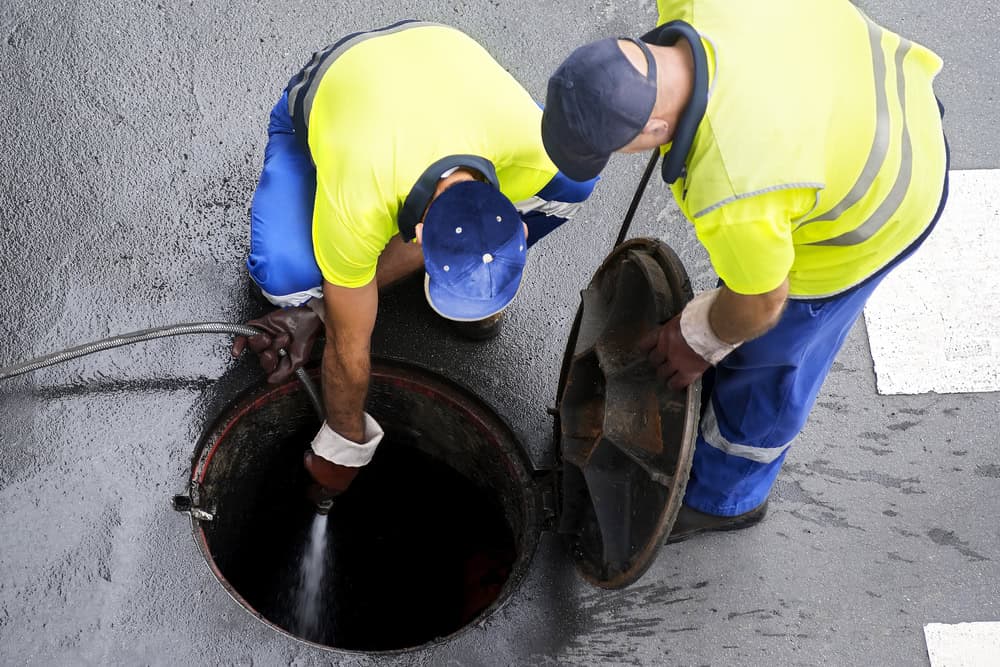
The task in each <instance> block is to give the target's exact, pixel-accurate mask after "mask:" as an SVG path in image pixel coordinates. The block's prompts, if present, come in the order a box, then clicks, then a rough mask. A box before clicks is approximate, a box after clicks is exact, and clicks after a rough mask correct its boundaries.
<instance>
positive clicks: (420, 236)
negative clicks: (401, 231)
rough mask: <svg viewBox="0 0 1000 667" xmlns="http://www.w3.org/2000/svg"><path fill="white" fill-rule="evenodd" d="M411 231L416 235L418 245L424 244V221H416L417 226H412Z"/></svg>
mask: <svg viewBox="0 0 1000 667" xmlns="http://www.w3.org/2000/svg"><path fill="white" fill-rule="evenodd" d="M413 232H414V233H415V234H416V235H417V243H418V244H420V245H423V244H424V223H422V222H418V223H417V226H416V227H414V228H413Z"/></svg>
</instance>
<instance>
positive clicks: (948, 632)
mask: <svg viewBox="0 0 1000 667" xmlns="http://www.w3.org/2000/svg"><path fill="white" fill-rule="evenodd" d="M924 640H925V641H926V642H927V656H928V657H929V658H930V661H931V667H997V666H998V665H1000V623H956V624H946V623H928V624H927V625H925V626H924Z"/></svg>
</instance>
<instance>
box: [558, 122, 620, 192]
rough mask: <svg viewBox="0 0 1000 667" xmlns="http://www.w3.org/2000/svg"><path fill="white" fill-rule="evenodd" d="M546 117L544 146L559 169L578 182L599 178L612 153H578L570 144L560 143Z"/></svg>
mask: <svg viewBox="0 0 1000 667" xmlns="http://www.w3.org/2000/svg"><path fill="white" fill-rule="evenodd" d="M545 120H546V119H545V117H544V116H543V117H542V144H543V145H544V146H545V152H546V153H548V155H549V159H550V160H552V162H553V163H554V164H555V165H556V167H558V168H559V171H561V172H562V173H563V174H564V175H565V176H567V177H568V178H570V179H571V180H574V181H577V182H580V183H582V182H584V181H589V180H590V179H592V178H595V177H597V175H598V174H600V173H601V171H602V170H603V169H604V167H605V166H607V164H608V160H610V159H611V153H608V154H606V155H596V154H594V153H587V152H578V151H574V150H572V149H571V148H570V145H569V142H566V141H559V140H557V139H556V138H555V137H554V136H553V133H552V131H551V130H549V129H548V128H547V123H546V122H545Z"/></svg>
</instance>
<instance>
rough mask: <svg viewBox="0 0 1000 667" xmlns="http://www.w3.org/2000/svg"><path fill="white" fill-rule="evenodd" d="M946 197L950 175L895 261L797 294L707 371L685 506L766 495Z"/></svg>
mask: <svg viewBox="0 0 1000 667" xmlns="http://www.w3.org/2000/svg"><path fill="white" fill-rule="evenodd" d="M947 196H948V178H947V174H946V175H945V182H944V191H943V193H942V197H941V203H940V205H939V207H938V210H937V213H936V214H935V215H934V218H933V220H932V221H931V224H930V225H929V226H928V227H927V229H926V230H925V231H924V232H923V233H922V234H921V235H920V237H919V238H918V239H917V240H916V241H914V242H913V243H912V244H911V245H910V246H909V247H908V248H907V249H906V250H905V251H904V252H903V253H901V254H900V255H899V256H898V257H897V258H896V259H894V260H893V261H892V262H891V263H890V264H889V265H888V266H886V267H885V268H884V269H882V270H881V271H879V272H877V273H876V274H874V275H873V276H871V277H870V278H868V279H867V280H866V281H865V282H863V283H862V284H860V285H858V286H856V287H854V288H853V289H851V290H849V291H847V292H845V293H843V294H840V295H837V296H835V297H830V298H825V299H816V300H795V299H790V300H789V301H788V304H787V306H786V307H785V311H784V313H783V314H782V316H781V319H780V320H779V321H778V324H777V325H776V326H775V327H774V328H773V329H771V330H770V331H768V332H767V333H765V334H764V335H763V336H761V337H760V338H756V339H754V340H751V341H749V342H747V343H744V344H743V345H741V346H740V347H738V348H737V349H736V350H735V351H734V352H733V353H732V354H730V355H729V356H727V357H726V358H725V359H723V360H722V361H721V362H720V363H719V364H718V366H716V367H715V368H714V369H710V370H709V372H708V373H706V374H705V378H704V381H703V389H704V391H703V394H702V395H703V399H702V403H703V406H704V410H703V414H702V417H701V423H700V427H699V429H698V440H697V443H696V445H695V454H694V462H693V464H692V468H691V477H690V479H689V481H688V486H687V494H686V495H685V497H684V502H685V504H686V505H688V506H689V507H692V508H694V509H696V510H698V511H701V512H705V513H707V514H715V515H718V516H735V515H737V514H742V513H744V512H747V511H749V510H752V509H754V508H755V507H757V506H758V505H760V504H761V503H763V502H764V501H765V500H766V499H767V496H768V494H769V493H770V492H771V486H772V485H773V484H774V480H775V478H776V477H777V476H778V471H779V470H780V469H781V464H782V463H783V462H784V460H785V456H786V454H787V453H788V449H789V447H790V446H791V444H792V442H793V441H794V440H795V438H796V436H797V435H798V434H799V432H800V431H801V430H802V427H803V426H804V425H805V423H806V419H807V418H808V417H809V413H810V411H811V410H812V407H813V404H814V403H815V401H816V396H817V395H818V394H819V390H820V387H821V386H822V384H823V380H825V379H826V376H827V373H828V372H829V371H830V366H831V365H833V361H834V359H835V358H836V356H837V353H838V352H839V351H840V348H841V346H842V345H843V343H844V339H845V338H846V337H847V334H848V332H849V331H850V330H851V327H852V326H853V325H854V323H855V322H856V321H857V319H858V316H859V315H860V314H861V312H862V310H863V309H864V306H865V302H867V301H868V297H870V296H871V294H872V292H874V291H875V288H876V287H878V285H879V283H880V282H881V281H882V279H883V278H884V277H885V276H886V275H887V274H888V273H889V272H890V271H892V270H893V269H894V268H895V267H896V266H897V265H898V264H899V263H900V262H902V261H903V260H905V259H906V258H907V257H909V256H910V254H912V253H913V252H914V251H915V250H916V249H917V248H918V247H919V246H920V245H921V244H922V243H923V241H924V239H926V238H927V236H928V235H929V234H930V232H931V230H932V229H933V228H934V226H935V224H936V223H937V220H938V218H939V217H940V215H941V211H942V210H943V209H944V204H945V201H946V200H947Z"/></svg>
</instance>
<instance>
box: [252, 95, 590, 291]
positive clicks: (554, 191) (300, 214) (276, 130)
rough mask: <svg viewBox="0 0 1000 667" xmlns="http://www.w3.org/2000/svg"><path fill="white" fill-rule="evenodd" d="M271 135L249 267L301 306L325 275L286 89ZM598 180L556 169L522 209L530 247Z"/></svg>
mask: <svg viewBox="0 0 1000 667" xmlns="http://www.w3.org/2000/svg"><path fill="white" fill-rule="evenodd" d="M267 136H268V140H267V146H266V148H265V149H264V168H263V170H262V172H261V175H260V182H259V183H258V185H257V190H256V191H255V192H254V197H253V203H252V205H251V207H250V254H249V256H248V257H247V269H248V270H249V271H250V276H251V277H252V278H253V280H254V282H255V283H257V285H258V287H260V289H261V291H262V292H263V293H264V296H266V297H267V298H268V300H270V301H271V302H272V303H274V304H275V305H278V306H297V305H301V304H302V303H305V302H306V301H307V300H308V299H309V298H310V297H313V296H319V295H320V293H321V289H322V285H323V275H322V274H321V273H320V269H319V266H318V265H317V264H316V258H315V254H314V253H313V240H312V219H313V205H314V201H315V198H316V168H315V167H314V166H313V163H312V158H311V157H310V156H309V152H308V151H307V150H306V149H305V148H304V147H303V146H302V144H301V142H299V141H298V138H297V137H296V135H295V128H294V125H293V123H292V118H291V115H290V114H289V111H288V93H287V92H285V93H283V94H282V96H281V99H279V100H278V103H277V104H275V105H274V109H273V110H272V111H271V118H270V121H269V122H268V126H267ZM597 180H598V179H597V178H594V179H592V180H590V181H586V182H584V183H577V182H575V181H571V180H570V179H568V178H567V177H566V176H564V175H563V174H562V173H557V174H556V175H555V176H554V177H553V178H552V180H551V181H549V183H548V184H547V185H546V186H545V187H544V188H542V190H541V191H539V193H538V194H537V195H536V197H535V198H536V200H537V201H535V202H534V205H536V206H537V207H538V208H536V209H534V210H528V211H525V210H522V213H521V218H522V219H523V220H524V222H525V224H526V225H528V247H529V248H530V247H531V246H532V245H534V244H535V243H537V242H538V241H539V240H541V239H542V238H543V237H544V236H545V235H547V234H548V233H549V232H551V231H552V230H554V229H555V228H556V227H558V226H559V225H561V224H563V223H564V222H566V221H567V220H568V219H569V218H570V217H571V216H572V214H573V213H574V212H575V210H576V209H577V208H578V207H579V206H578V205H579V203H580V202H583V201H584V200H585V199H586V198H587V197H588V196H589V195H590V193H591V192H592V191H593V189H594V185H595V184H596V183H597ZM515 204H518V202H515Z"/></svg>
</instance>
